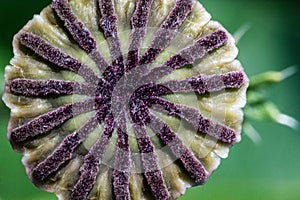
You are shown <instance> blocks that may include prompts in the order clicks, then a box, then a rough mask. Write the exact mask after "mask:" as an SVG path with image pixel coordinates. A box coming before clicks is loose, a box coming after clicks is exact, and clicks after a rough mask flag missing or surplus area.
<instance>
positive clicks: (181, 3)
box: [139, 0, 194, 65]
mask: <svg viewBox="0 0 300 200" xmlns="http://www.w3.org/2000/svg"><path fill="white" fill-rule="evenodd" d="M193 3H194V2H193V0H176V2H175V5H174V8H173V9H172V10H171V12H170V13H169V15H168V17H167V18H166V19H165V20H164V21H163V23H162V24H161V26H160V27H159V29H158V30H157V32H156V33H155V36H154V39H153V41H152V43H151V45H150V47H149V48H148V49H147V51H146V52H145V53H144V55H143V56H142V57H141V59H140V62H139V64H140V65H145V64H149V63H152V62H153V61H154V60H155V59H156V58H157V57H158V55H159V54H160V53H161V52H162V51H163V50H164V49H165V48H166V47H167V46H168V45H169V43H170V41H171V40H172V39H173V38H174V36H175V35H176V33H177V32H178V29H179V27H180V26H181V24H182V23H183V22H184V20H185V19H186V17H187V15H188V14H189V13H190V12H191V11H192V8H193Z"/></svg>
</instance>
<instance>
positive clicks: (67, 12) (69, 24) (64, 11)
mask: <svg viewBox="0 0 300 200" xmlns="http://www.w3.org/2000/svg"><path fill="white" fill-rule="evenodd" d="M52 8H53V9H54V10H55V12H56V14H57V15H58V16H59V18H60V19H61V20H62V21H63V22H64V24H65V27H66V28H67V29H68V31H69V33H70V34H71V35H72V37H73V38H74V40H75V41H76V42H77V43H78V44H79V45H80V46H81V47H82V48H83V49H84V50H85V51H86V52H87V53H88V54H89V55H90V56H91V58H92V59H93V60H94V61H95V62H96V64H97V66H98V67H99V69H100V70H101V71H103V70H104V69H106V68H107V67H108V65H109V64H108V63H107V62H106V60H105V59H104V58H103V57H102V56H101V55H100V53H99V50H98V47H97V43H96V41H95V39H94V38H93V37H92V35H91V33H90V32H89V30H87V28H85V27H84V25H83V23H82V22H81V21H79V20H78V19H77V17H76V16H75V15H74V14H73V12H72V10H71V8H70V6H69V4H68V1H67V0H54V1H53V2H52Z"/></svg>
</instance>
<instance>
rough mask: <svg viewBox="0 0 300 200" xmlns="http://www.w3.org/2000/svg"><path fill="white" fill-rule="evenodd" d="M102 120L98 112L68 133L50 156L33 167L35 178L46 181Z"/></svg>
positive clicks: (33, 176)
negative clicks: (74, 130) (71, 132)
mask: <svg viewBox="0 0 300 200" xmlns="http://www.w3.org/2000/svg"><path fill="white" fill-rule="evenodd" d="M100 120H101V119H99V116H98V114H96V115H95V116H94V117H92V118H91V119H90V120H89V121H88V122H86V123H85V124H84V125H83V126H81V127H80V128H79V129H78V130H77V131H76V132H74V133H73V134H71V135H68V136H67V137H66V138H65V139H64V140H63V141H62V143H61V144H60V145H59V146H58V147H57V148H56V149H55V150H54V152H53V153H52V154H51V155H50V156H48V157H47V158H46V159H45V160H44V161H42V162H40V163H39V164H38V165H37V166H36V167H35V168H34V169H33V172H32V178H33V180H34V181H38V182H42V181H45V180H46V179H47V178H48V177H49V176H50V175H51V174H53V173H54V172H56V171H57V170H58V169H59V167H61V166H62V165H63V164H64V163H66V162H67V161H69V160H70V159H71V158H72V156H73V152H74V150H75V149H76V148H77V147H78V145H79V144H80V143H82V142H83V141H84V139H85V138H86V137H87V136H88V135H89V134H90V133H91V132H92V131H93V130H94V129H95V128H96V127H97V126H98V125H99V124H100V123H101V121H100Z"/></svg>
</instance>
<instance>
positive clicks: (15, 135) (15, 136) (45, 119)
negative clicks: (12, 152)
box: [10, 99, 98, 143]
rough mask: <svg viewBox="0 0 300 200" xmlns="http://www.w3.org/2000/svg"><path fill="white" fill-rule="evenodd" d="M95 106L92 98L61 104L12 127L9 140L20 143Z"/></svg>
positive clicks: (95, 107)
mask: <svg viewBox="0 0 300 200" xmlns="http://www.w3.org/2000/svg"><path fill="white" fill-rule="evenodd" d="M97 106H98V105H97V104H96V103H95V100H94V99H89V100H86V101H83V102H76V103H74V104H69V105H65V106H61V107H59V108H57V109H55V110H53V111H50V112H48V113H46V114H43V115H40V116H38V117H36V118H34V119H32V120H31V121H29V122H27V123H25V124H23V125H21V126H19V127H17V128H15V129H13V130H12V131H11V133H10V140H11V141H12V142H14V143H21V142H25V141H27V140H28V139H30V138H33V137H36V136H39V135H43V134H45V133H47V132H49V131H50V130H52V129H54V128H55V127H57V126H60V125H61V124H63V123H64V122H66V121H67V120H68V119H70V118H72V117H73V116H76V115H79V114H81V113H85V112H89V111H92V110H95V109H97Z"/></svg>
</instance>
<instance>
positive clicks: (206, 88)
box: [161, 71, 246, 94]
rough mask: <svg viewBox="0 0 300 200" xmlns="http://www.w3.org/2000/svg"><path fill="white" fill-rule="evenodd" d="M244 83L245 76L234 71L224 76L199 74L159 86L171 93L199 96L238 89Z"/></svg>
mask: <svg viewBox="0 0 300 200" xmlns="http://www.w3.org/2000/svg"><path fill="white" fill-rule="evenodd" d="M245 81H246V76H245V74H244V73H243V72H240V71H234V72H228V73H225V74H214V75H205V74H201V75H198V76H196V77H192V78H187V79H185V80H181V81H175V80H174V81H168V82H164V83H161V84H162V85H163V86H165V87H166V88H169V89H170V90H171V91H172V92H173V93H179V92H183V93H186V92H197V93H199V94H204V93H207V92H209V93H210V92H217V91H221V90H223V89H238V88H240V87H241V86H242V85H243V84H244V83H245Z"/></svg>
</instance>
